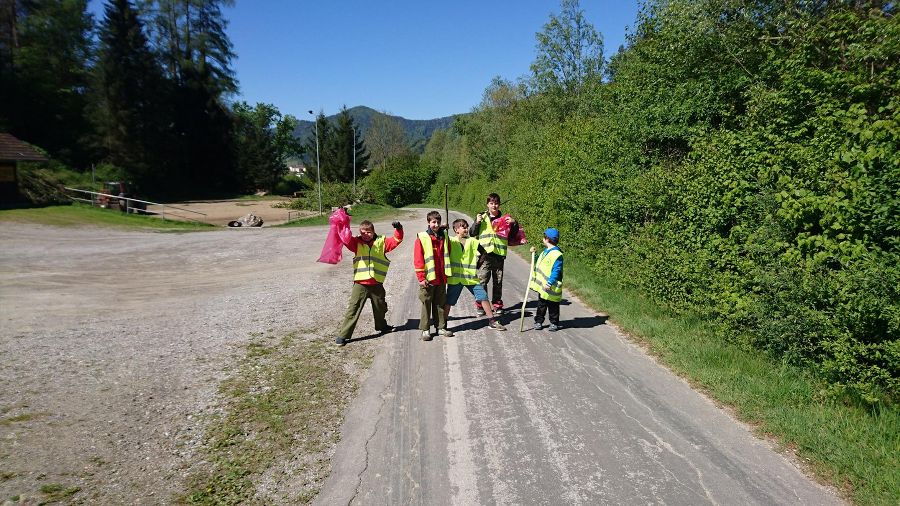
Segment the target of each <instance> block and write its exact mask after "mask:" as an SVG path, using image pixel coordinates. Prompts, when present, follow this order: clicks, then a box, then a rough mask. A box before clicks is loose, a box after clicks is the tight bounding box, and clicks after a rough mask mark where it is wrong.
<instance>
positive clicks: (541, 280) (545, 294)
mask: <svg viewBox="0 0 900 506" xmlns="http://www.w3.org/2000/svg"><path fill="white" fill-rule="evenodd" d="M561 256H562V251H560V250H558V249H553V250H550V252H549V253H548V252H546V251H544V252H543V253H541V256H540V257H539V258H538V260H537V262H535V263H534V276H533V277H532V280H531V285H530V288H531V289H532V290H534V291H535V292H537V293H538V295H540V296H541V298H542V299H546V300H549V301H553V302H559V301H561V300H562V278H560V279H558V280H556V282H555V283H553V286H551V287H550V289H549V290H547V280H548V279H550V273H551V272H553V264H555V263H556V259H558V258H559V257H561Z"/></svg>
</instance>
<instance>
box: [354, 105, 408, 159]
mask: <svg viewBox="0 0 900 506" xmlns="http://www.w3.org/2000/svg"><path fill="white" fill-rule="evenodd" d="M365 137H366V148H367V149H368V151H369V165H370V166H372V167H373V168H376V167H378V166H379V165H381V164H382V163H384V161H385V160H387V159H388V158H390V157H393V156H399V155H401V154H403V153H405V152H407V151H408V150H409V141H408V140H407V139H406V132H405V131H404V130H403V125H401V124H400V122H399V121H397V120H396V119H394V118H392V117H391V116H389V115H388V113H387V112H384V111H383V112H382V113H381V114H376V115H374V116H373V117H372V124H371V125H370V126H369V129H368V130H367V131H366V136H365Z"/></svg>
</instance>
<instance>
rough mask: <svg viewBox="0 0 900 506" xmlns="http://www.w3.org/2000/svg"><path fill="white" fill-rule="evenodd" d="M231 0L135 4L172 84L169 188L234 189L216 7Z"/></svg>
mask: <svg viewBox="0 0 900 506" xmlns="http://www.w3.org/2000/svg"><path fill="white" fill-rule="evenodd" d="M232 3H233V1H232V0H147V1H145V2H143V3H142V4H141V9H142V12H145V13H146V15H147V16H148V18H149V19H150V23H149V24H148V28H149V32H150V38H151V40H152V41H153V42H154V46H155V48H156V51H157V52H158V54H159V55H160V59H161V62H162V64H163V69H164V70H165V72H166V76H167V78H168V79H169V81H170V82H171V83H172V90H173V91H172V99H171V101H172V104H173V107H174V110H175V114H174V116H173V118H172V124H173V128H172V130H173V134H174V136H175V138H176V139H177V142H176V143H175V145H174V147H173V149H172V153H173V158H174V159H175V160H176V161H177V162H176V163H177V167H178V169H177V172H176V173H173V175H172V176H173V177H172V180H171V183H172V184H171V187H172V188H173V190H174V191H176V192H178V193H181V194H193V195H197V194H208V195H212V194H220V193H225V192H231V191H234V190H235V189H237V186H239V183H238V174H237V173H236V168H235V163H234V162H235V160H234V158H233V157H232V156H231V153H233V152H234V151H233V149H234V147H233V146H234V138H233V133H234V129H233V125H232V121H233V120H232V118H231V116H230V110H229V108H228V107H226V105H225V102H226V99H227V98H228V96H229V95H230V94H232V93H233V92H234V91H235V90H236V89H237V82H236V81H235V79H234V72H233V70H232V69H231V60H232V58H234V53H233V51H232V44H231V41H230V40H229V39H228V35H227V33H226V32H225V29H226V28H227V25H228V23H227V20H226V19H225V18H224V16H223V14H222V6H224V5H231V4H232Z"/></svg>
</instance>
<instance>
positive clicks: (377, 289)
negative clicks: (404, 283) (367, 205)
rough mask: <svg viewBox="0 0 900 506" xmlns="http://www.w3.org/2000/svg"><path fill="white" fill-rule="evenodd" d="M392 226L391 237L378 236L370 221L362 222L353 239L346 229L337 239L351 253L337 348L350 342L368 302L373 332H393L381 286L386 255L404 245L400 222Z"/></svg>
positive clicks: (385, 274) (386, 265)
mask: <svg viewBox="0 0 900 506" xmlns="http://www.w3.org/2000/svg"><path fill="white" fill-rule="evenodd" d="M392 225H393V227H394V236H393V237H384V236H381V235H377V234H376V233H375V225H373V224H372V222H371V221H369V220H364V221H362V222H361V223H360V224H359V235H358V236H356V237H353V236H352V235H351V234H352V233H351V232H350V228H349V227H348V228H347V229H346V230H345V231H343V232H342V233H341V234H339V236H338V237H340V239H341V242H342V243H344V246H346V247H347V249H349V250H350V251H352V252H353V254H354V256H353V289H352V290H351V291H350V303H349V304H348V305H347V312H346V313H345V315H344V322H343V323H341V327H340V330H338V336H337V339H335V343H336V344H337V345H338V346H343V345H344V344H346V343H347V341H348V340H350V336H352V335H353V329H354V328H356V322H358V321H359V316H360V315H361V314H362V310H363V307H365V305H366V301H367V300H371V301H372V314H373V315H374V316H375V330H376V331H378V332H380V333H382V334H385V333H388V332H391V331H392V330H394V328H393V327H391V326H390V325H388V322H387V320H386V319H385V315H386V314H387V311H388V307H387V301H386V300H385V292H384V284H383V283H384V278H385V277H386V276H387V271H388V267H389V266H390V265H391V261H390V260H388V258H387V256H385V253H387V252H389V251H391V250H393V249H394V248H396V247H397V246H399V245H400V243H401V242H403V225H401V224H400V222H399V221H395V222H394V223H392Z"/></svg>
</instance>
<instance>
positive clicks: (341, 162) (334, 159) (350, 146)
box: [322, 106, 369, 183]
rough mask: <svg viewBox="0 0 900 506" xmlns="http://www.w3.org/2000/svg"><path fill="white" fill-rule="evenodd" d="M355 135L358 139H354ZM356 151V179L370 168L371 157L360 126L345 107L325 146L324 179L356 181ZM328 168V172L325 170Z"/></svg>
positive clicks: (346, 181)
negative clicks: (361, 134) (367, 151)
mask: <svg viewBox="0 0 900 506" xmlns="http://www.w3.org/2000/svg"><path fill="white" fill-rule="evenodd" d="M354 135H355V136H356V138H355V139H354ZM354 150H355V154H356V177H357V178H358V177H359V175H360V174H363V173H364V171H365V170H366V168H367V167H368V162H369V155H368V153H366V148H365V143H364V142H363V141H362V138H361V136H360V131H359V126H357V125H356V123H355V122H354V121H353V117H352V116H350V111H349V110H348V109H347V107H346V106H345V107H343V108H342V109H341V112H340V113H338V115H337V118H335V121H334V125H333V128H332V129H331V130H330V133H329V137H328V139H327V142H326V144H325V152H326V153H327V155H326V157H327V163H326V162H323V165H322V167H323V172H322V178H323V180H326V181H339V182H345V183H349V182H351V181H353V179H354V158H353V156H354ZM326 168H327V170H325V169H326Z"/></svg>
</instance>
